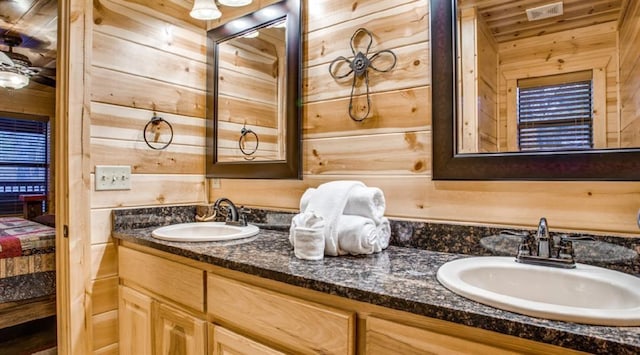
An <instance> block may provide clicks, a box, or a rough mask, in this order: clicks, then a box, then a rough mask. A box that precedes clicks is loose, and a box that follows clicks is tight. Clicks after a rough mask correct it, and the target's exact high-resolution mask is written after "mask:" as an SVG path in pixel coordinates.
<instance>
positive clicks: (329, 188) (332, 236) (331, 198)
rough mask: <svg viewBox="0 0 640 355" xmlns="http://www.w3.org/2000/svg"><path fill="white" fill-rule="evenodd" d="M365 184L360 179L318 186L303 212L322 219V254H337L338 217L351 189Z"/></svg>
mask: <svg viewBox="0 0 640 355" xmlns="http://www.w3.org/2000/svg"><path fill="white" fill-rule="evenodd" d="M357 186H365V185H364V184H363V183H362V182H360V181H345V180H338V181H331V182H328V183H325V184H322V185H320V186H318V188H317V189H316V191H315V192H314V193H313V196H312V198H311V200H310V201H309V203H308V205H307V207H306V208H305V210H304V212H305V213H315V214H317V215H319V216H322V218H323V219H324V254H325V255H331V256H337V255H339V254H338V230H337V227H338V218H339V217H340V216H341V215H342V212H343V211H344V207H345V205H346V204H347V200H348V197H349V195H350V194H351V190H352V189H353V188H355V187H357Z"/></svg>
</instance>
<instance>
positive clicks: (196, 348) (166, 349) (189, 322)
mask: <svg viewBox="0 0 640 355" xmlns="http://www.w3.org/2000/svg"><path fill="white" fill-rule="evenodd" d="M154 308H155V309H156V311H155V334H154V335H155V345H156V349H155V350H156V351H155V353H156V354H160V355H202V354H205V353H206V349H207V343H206V339H207V324H206V322H205V321H204V320H200V319H198V318H195V317H193V316H191V315H189V314H186V313H184V312H182V311H179V310H177V309H175V308H173V307H171V306H167V305H165V304H161V303H156V306H155V307H154Z"/></svg>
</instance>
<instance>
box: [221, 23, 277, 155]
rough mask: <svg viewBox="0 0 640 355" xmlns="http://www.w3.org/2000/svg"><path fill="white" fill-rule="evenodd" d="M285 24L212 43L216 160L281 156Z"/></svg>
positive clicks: (273, 24) (258, 29) (254, 30)
mask: <svg viewBox="0 0 640 355" xmlns="http://www.w3.org/2000/svg"><path fill="white" fill-rule="evenodd" d="M286 30H287V29H286V25H285V19H281V20H280V21H277V22H275V23H272V24H269V25H268V26H266V27H262V28H256V29H253V30H251V31H249V32H247V33H245V34H242V35H240V36H237V37H233V38H231V39H229V40H226V41H223V42H221V43H219V44H218V46H217V50H218V53H217V55H218V77H217V80H218V105H217V107H216V110H217V124H218V128H217V129H218V130H217V157H218V161H219V162H242V161H274V160H285V159H286V149H287V147H286V144H285V141H286V140H285V136H286V115H285V103H286V100H287V98H286V89H285V85H286V80H287V77H286V76H287V73H286V70H285V68H286V65H287V64H286V41H285V39H286Z"/></svg>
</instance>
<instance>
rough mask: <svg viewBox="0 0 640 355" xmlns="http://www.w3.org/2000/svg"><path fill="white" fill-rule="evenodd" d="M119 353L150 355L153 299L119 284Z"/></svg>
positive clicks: (151, 350) (124, 354) (123, 354)
mask: <svg viewBox="0 0 640 355" xmlns="http://www.w3.org/2000/svg"><path fill="white" fill-rule="evenodd" d="M119 289H120V300H119V306H120V310H119V320H118V325H119V328H120V330H119V332H120V344H119V347H120V354H122V355H151V354H152V352H153V349H152V344H153V338H152V334H153V318H152V315H151V309H152V304H153V300H152V299H151V297H149V296H146V295H143V294H142V293H140V292H137V291H134V290H132V289H130V288H128V287H125V286H120V287H119Z"/></svg>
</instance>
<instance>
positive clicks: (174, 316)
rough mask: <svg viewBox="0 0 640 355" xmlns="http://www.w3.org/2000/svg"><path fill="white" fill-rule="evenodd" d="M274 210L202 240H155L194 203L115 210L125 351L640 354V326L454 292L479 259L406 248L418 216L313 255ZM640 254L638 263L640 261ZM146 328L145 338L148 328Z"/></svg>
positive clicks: (186, 218) (188, 216)
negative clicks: (465, 269)
mask: <svg viewBox="0 0 640 355" xmlns="http://www.w3.org/2000/svg"><path fill="white" fill-rule="evenodd" d="M268 214H269V213H268V212H264V211H253V212H252V215H251V217H250V218H249V222H250V224H257V225H260V226H261V227H263V228H261V229H260V231H259V233H258V234H257V235H255V236H252V237H248V238H244V239H237V240H231V241H216V242H195V243H194V242H176V241H167V240H163V239H159V238H156V237H154V236H152V231H154V230H155V229H156V228H157V227H158V226H161V225H168V224H179V223H184V222H191V221H192V220H193V217H194V208H192V207H186V206H185V207H165V208H157V209H140V210H119V211H118V210H116V211H114V230H113V236H114V238H116V239H118V240H119V274H120V280H121V281H120V296H121V298H120V337H121V338H120V339H121V347H122V349H130V350H131V351H133V352H134V353H135V352H136V351H141V350H140V349H151V348H153V349H156V350H158V351H159V350H162V349H165V350H166V349H168V348H170V347H174V348H175V347H184V349H190V350H191V352H192V353H194V354H201V353H205V350H206V349H208V350H207V351H208V352H207V353H220V352H223V351H226V350H230V349H231V350H235V351H239V352H241V353H280V352H294V353H317V352H321V353H354V352H357V353H389V351H393V352H396V353H424V352H434V353H442V352H448V351H465V349H466V351H469V350H471V351H473V352H485V353H509V352H534V353H545V354H549V353H563V354H566V353H572V352H574V351H575V352H587V353H609V354H613V353H615V354H625V353H626V354H633V353H638V352H640V327H637V326H622V327H614V326H597V325H586V324H582V323H572V322H564V321H555V320H549V319H545V318H538V317H530V316H526V315H522V314H520V313H513V312H509V311H505V310H501V309H498V308H494V307H491V306H488V305H485V304H482V303H478V302H474V301H471V300H469V299H468V298H466V297H461V296H459V295H457V294H456V293H453V292H451V291H450V290H449V289H447V288H445V287H444V286H443V285H442V284H441V283H440V282H439V281H438V280H437V273H438V269H439V268H440V267H441V266H442V265H445V264H448V265H452V264H454V263H449V262H453V261H454V260H464V259H474V258H468V257H469V256H470V255H462V254H457V253H451V252H442V251H432V250H423V249H418V248H407V247H402V246H394V244H395V245H402V244H403V243H404V242H407V240H406V239H404V240H403V238H405V237H406V234H407V229H410V226H411V222H398V223H397V224H396V225H395V227H392V229H393V230H394V233H396V234H397V235H396V236H395V241H394V240H393V238H392V246H390V247H389V248H388V249H386V250H385V251H383V252H382V253H378V254H373V255H367V256H357V257H355V256H344V257H327V258H325V259H323V260H321V261H305V260H299V259H297V258H296V257H295V256H294V255H293V251H292V248H291V246H290V244H289V241H288V232H287V231H286V229H287V228H286V227H287V225H286V223H284V222H282V223H281V224H279V225H278V224H277V223H273V222H272V221H271V222H270V224H271V226H273V227H275V228H276V229H267V228H265V227H266V226H265V223H267V221H266V218H265V216H267V215H268ZM158 216H160V217H158ZM274 224H276V225H275V226H274ZM278 227H279V229H280V230H277V229H278ZM413 228H415V229H413V230H412V231H411V233H412V234H414V235H419V234H421V233H422V232H424V231H425V230H426V229H428V228H427V227H424V228H422V229H421V230H419V229H420V228H419V225H418V224H416V225H413ZM435 228H436V229H437V228H438V227H435ZM402 235H404V236H402ZM443 235H444V234H443ZM491 259H492V258H491ZM486 260H488V259H486ZM512 260H513V259H512ZM634 262H635V264H632V265H631V268H632V269H633V268H634V267H636V266H637V260H636V261H634ZM514 263H515V262H514ZM454 265H455V264H454ZM634 265H635V266H634ZM523 266H530V265H524V264H523ZM485 271H486V270H485ZM632 272H633V271H632ZM527 273H528V272H527V271H525V272H524V274H525V275H526V274H527ZM480 274H486V273H485V272H480ZM625 276H628V275H625ZM629 277H631V280H635V279H637V277H635V276H629ZM516 281H518V280H516ZM520 281H521V280H520ZM636 281H637V280H636ZM521 285H522V284H521ZM628 286H629V285H628ZM514 287H520V286H514ZM538 288H539V289H541V290H544V289H547V290H548V293H549V294H554V293H556V292H560V291H561V290H557V289H556V288H557V286H555V285H554V284H553V283H551V282H545V284H544V285H539V287H538ZM631 289H632V290H633V287H631ZM635 291H636V292H637V289H636V290H635ZM610 296H611V297H613V296H614V295H610ZM595 297H600V296H598V295H595V294H594V295H593V297H592V299H593V298H595ZM576 301H578V300H577V299H576ZM587 301H588V300H587V299H585V300H584V302H587ZM627 306H628V305H627ZM612 312H614V311H612ZM521 313H522V312H521ZM141 332H142V333H144V334H145V336H139V334H141ZM225 349H226V350H225ZM134 350H135V351H134Z"/></svg>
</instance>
